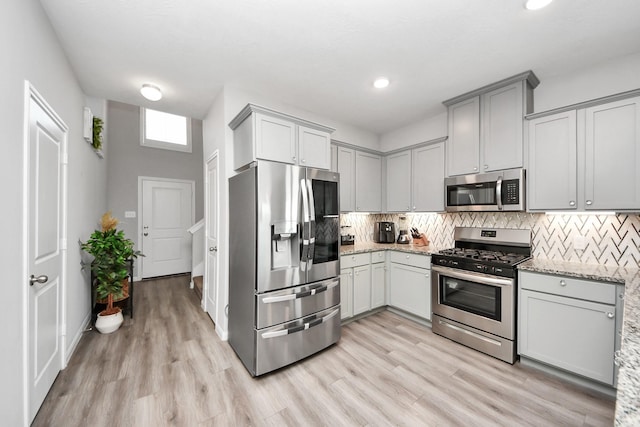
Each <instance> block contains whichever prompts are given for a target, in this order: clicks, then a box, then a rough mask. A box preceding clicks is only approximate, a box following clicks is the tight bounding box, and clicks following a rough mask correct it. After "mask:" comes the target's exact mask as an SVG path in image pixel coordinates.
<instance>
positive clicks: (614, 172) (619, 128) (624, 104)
mask: <svg viewBox="0 0 640 427" xmlns="http://www.w3.org/2000/svg"><path fill="white" fill-rule="evenodd" d="M585 122H586V131H585V209H587V210H589V209H594V210H616V211H620V210H637V209H640V167H638V165H640V97H635V98H630V99H626V100H621V101H616V102H611V103H608V104H604V105H598V106H594V107H590V108H587V109H586V110H585Z"/></svg>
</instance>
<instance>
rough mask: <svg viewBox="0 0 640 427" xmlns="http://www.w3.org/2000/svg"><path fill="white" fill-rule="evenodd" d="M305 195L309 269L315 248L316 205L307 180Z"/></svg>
mask: <svg viewBox="0 0 640 427" xmlns="http://www.w3.org/2000/svg"><path fill="white" fill-rule="evenodd" d="M307 193H308V195H309V255H308V258H307V260H308V263H307V267H308V268H309V269H311V267H312V265H313V253H314V252H315V248H316V203H315V199H314V197H313V186H312V185H311V180H310V179H308V180H307Z"/></svg>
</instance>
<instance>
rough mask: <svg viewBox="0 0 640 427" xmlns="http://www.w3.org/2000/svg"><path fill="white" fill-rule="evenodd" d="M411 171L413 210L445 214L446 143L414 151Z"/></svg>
mask: <svg viewBox="0 0 640 427" xmlns="http://www.w3.org/2000/svg"><path fill="white" fill-rule="evenodd" d="M411 170H412V171H413V172H412V175H413V185H412V190H413V197H412V199H413V206H412V207H411V208H412V209H411V210H412V211H414V212H444V142H439V143H437V144H432V145H428V146H426V147H422V148H416V149H414V150H413V151H412V167H411ZM387 173H389V170H388V169H387ZM387 191H388V190H387Z"/></svg>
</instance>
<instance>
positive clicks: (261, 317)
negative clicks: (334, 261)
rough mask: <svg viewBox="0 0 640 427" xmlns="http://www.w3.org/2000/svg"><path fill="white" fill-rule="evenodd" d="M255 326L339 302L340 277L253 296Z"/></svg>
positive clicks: (291, 317) (321, 308) (307, 313)
mask: <svg viewBox="0 0 640 427" xmlns="http://www.w3.org/2000/svg"><path fill="white" fill-rule="evenodd" d="M256 300H257V301H256V325H255V327H256V329H262V328H267V327H269V326H274V325H278V324H280V323H284V322H289V321H292V320H295V319H299V318H301V317H304V316H308V315H310V314H312V313H315V312H318V311H320V310H325V309H327V308H329V307H333V306H334V305H338V304H340V279H339V278H338V277H335V278H333V279H330V280H323V281H321V282H315V283H311V284H309V285H304V286H297V287H295V288H288V289H283V290H281V291H274V292H267V293H264V294H259V295H256Z"/></svg>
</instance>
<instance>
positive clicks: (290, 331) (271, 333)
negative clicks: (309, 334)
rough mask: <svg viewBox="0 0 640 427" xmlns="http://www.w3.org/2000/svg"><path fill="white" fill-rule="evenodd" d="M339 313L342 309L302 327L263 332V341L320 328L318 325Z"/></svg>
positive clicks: (306, 323) (337, 309)
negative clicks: (315, 327) (316, 327)
mask: <svg viewBox="0 0 640 427" xmlns="http://www.w3.org/2000/svg"><path fill="white" fill-rule="evenodd" d="M338 313H340V308H336V309H335V310H333V311H332V312H331V313H329V314H327V315H326V316H324V317H321V318H319V319H313V320H310V321H309V322H305V323H303V324H302V325H298V326H293V327H291V328H287V329H280V330H277V331H268V332H263V333H262V334H261V337H262V338H263V339H268V338H276V337H282V336H284V335H289V334H295V333H296V332H302V331H306V330H307V329H310V328H313V327H314V326H318V325H321V324H323V323H325V322H327V321H329V319H331V318H332V317H334V316H335V315H337V314H338ZM305 320H306V319H305Z"/></svg>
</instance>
